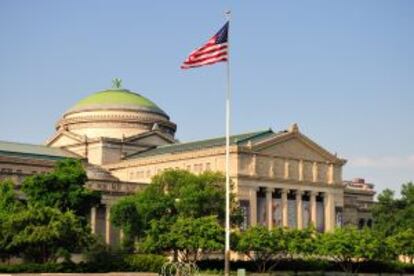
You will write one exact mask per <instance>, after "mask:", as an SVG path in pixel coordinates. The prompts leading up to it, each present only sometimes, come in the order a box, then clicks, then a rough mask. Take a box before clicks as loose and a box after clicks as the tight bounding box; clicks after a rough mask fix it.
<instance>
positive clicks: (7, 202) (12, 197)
mask: <svg viewBox="0 0 414 276" xmlns="http://www.w3.org/2000/svg"><path fill="white" fill-rule="evenodd" d="M13 187H14V185H13V182H12V181H10V180H4V181H0V259H1V260H8V259H9V258H10V257H11V256H12V255H16V254H17V252H15V251H13V250H12V249H11V248H8V245H9V243H10V241H11V239H12V237H13V234H14V233H13V232H10V231H8V229H7V228H6V225H5V222H6V221H7V219H8V218H9V217H10V216H12V215H13V214H15V213H16V212H18V211H20V210H21V209H22V208H23V207H24V205H23V204H22V203H21V202H20V201H19V200H18V199H17V197H16V193H15V191H14V189H13Z"/></svg>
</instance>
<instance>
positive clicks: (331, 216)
mask: <svg viewBox="0 0 414 276" xmlns="http://www.w3.org/2000/svg"><path fill="white" fill-rule="evenodd" d="M333 199H334V198H333V194H332V193H324V197H323V206H324V215H325V232H328V231H333V230H334V228H335V204H334V200H333Z"/></svg>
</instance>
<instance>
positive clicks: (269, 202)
mask: <svg viewBox="0 0 414 276" xmlns="http://www.w3.org/2000/svg"><path fill="white" fill-rule="evenodd" d="M273 190H274V189H273V188H270V187H267V188H266V217H267V227H268V229H269V230H272V228H273V204H272V198H273V196H272V195H273Z"/></svg>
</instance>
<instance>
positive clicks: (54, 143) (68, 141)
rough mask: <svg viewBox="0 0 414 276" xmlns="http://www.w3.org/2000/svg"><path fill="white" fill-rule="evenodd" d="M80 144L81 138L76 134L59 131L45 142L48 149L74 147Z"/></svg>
mask: <svg viewBox="0 0 414 276" xmlns="http://www.w3.org/2000/svg"><path fill="white" fill-rule="evenodd" d="M82 142H83V139H82V137H81V136H79V135H77V134H74V133H71V132H69V131H59V132H57V133H56V134H55V135H54V136H53V137H51V138H50V139H49V140H48V141H46V145H47V146H49V147H57V148H61V147H66V146H71V145H76V144H79V143H82Z"/></svg>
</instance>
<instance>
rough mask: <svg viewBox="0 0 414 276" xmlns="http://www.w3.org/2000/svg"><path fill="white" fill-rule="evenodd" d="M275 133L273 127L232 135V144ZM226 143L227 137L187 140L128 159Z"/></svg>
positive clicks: (239, 143)
mask: <svg viewBox="0 0 414 276" xmlns="http://www.w3.org/2000/svg"><path fill="white" fill-rule="evenodd" d="M274 134H275V133H274V132H273V131H272V130H271V129H267V130H262V131H256V132H249V133H243V134H238V135H233V136H230V145H243V144H246V143H247V142H248V141H252V142H255V141H257V140H261V139H264V138H266V137H268V136H270V135H274ZM225 144H226V138H225V137H218V138H212V139H207V140H200V141H193V142H186V143H175V144H170V145H163V146H159V147H156V148H153V149H150V150H147V151H143V152H139V153H136V154H132V155H130V156H128V157H127V158H126V159H136V158H142V157H148V156H154V155H160V154H173V153H179V152H185V151H193V150H200V149H206V148H213V147H220V146H224V145H225Z"/></svg>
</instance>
